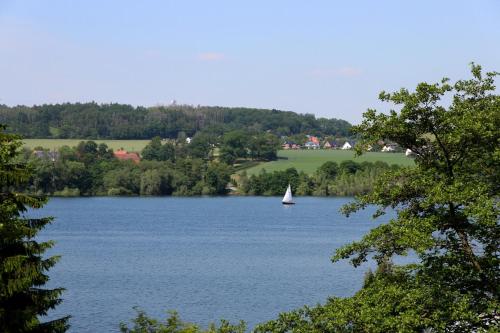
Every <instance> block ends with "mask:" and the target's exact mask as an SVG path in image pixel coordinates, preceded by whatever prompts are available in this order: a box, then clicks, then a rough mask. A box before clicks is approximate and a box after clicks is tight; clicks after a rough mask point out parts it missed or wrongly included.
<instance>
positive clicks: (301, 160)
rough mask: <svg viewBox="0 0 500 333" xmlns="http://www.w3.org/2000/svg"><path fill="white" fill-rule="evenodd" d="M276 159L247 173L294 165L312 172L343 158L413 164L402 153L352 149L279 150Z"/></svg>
mask: <svg viewBox="0 0 500 333" xmlns="http://www.w3.org/2000/svg"><path fill="white" fill-rule="evenodd" d="M278 157H279V159H278V160H277V161H272V162H265V163H260V164H259V165H257V166H254V167H251V168H249V169H246V171H247V174H248V175H252V174H258V173H259V172H260V171H261V170H262V169H266V171H268V172H272V171H278V170H285V169H287V168H291V167H294V168H296V169H297V170H298V171H304V172H306V173H308V174H312V173H314V172H315V171H316V169H317V168H318V167H319V166H321V165H322V164H323V163H325V162H327V161H335V162H337V163H340V162H342V161H345V160H353V161H356V162H364V161H368V162H375V161H383V162H386V163H388V164H399V165H413V160H412V159H411V158H408V157H406V156H405V155H404V154H403V153H365V154H364V155H362V156H359V157H355V156H354V152H353V151H352V150H280V151H278Z"/></svg>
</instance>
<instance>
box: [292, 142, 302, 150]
mask: <svg viewBox="0 0 500 333" xmlns="http://www.w3.org/2000/svg"><path fill="white" fill-rule="evenodd" d="M300 148H302V147H301V146H300V145H298V144H296V143H294V144H292V149H300Z"/></svg>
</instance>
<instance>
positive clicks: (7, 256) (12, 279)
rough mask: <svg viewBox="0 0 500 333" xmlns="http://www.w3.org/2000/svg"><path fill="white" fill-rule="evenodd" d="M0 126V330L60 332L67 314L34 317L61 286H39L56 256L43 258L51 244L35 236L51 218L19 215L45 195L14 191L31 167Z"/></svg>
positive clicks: (49, 306) (65, 325)
mask: <svg viewBox="0 0 500 333" xmlns="http://www.w3.org/2000/svg"><path fill="white" fill-rule="evenodd" d="M3 130H4V127H3V126H0V279H1V280H0V331H1V332H6V333H8V332H13V333H14V332H16V333H17V332H64V331H66V329H67V328H68V323H67V322H68V317H65V318H60V319H56V320H52V321H47V322H41V321H40V319H39V316H43V315H45V314H47V311H49V310H50V309H53V308H54V307H55V306H57V305H58V304H59V303H60V302H61V299H60V298H59V297H60V295H61V293H62V291H63V289H62V288H57V289H43V288H42V287H43V285H44V284H45V283H46V282H47V281H48V280H49V277H48V275H47V274H46V272H47V270H48V269H49V268H51V267H52V266H54V265H55V264H56V262H57V260H58V257H50V258H47V259H44V258H43V257H42V256H43V254H44V252H45V251H46V250H48V249H50V248H51V247H52V245H53V242H51V241H49V242H38V241H36V240H35V237H36V235H37V234H38V232H39V231H40V230H42V229H43V228H44V226H45V225H47V224H48V223H50V222H51V218H47V217H46V218H39V219H32V218H26V217H24V213H26V211H27V209H28V208H40V207H42V206H43V204H44V203H45V202H46V200H45V199H44V198H39V197H34V196H29V195H25V194H22V193H19V192H17V191H16V189H18V188H19V187H21V186H22V185H23V184H25V183H26V182H27V181H28V180H29V178H30V175H31V170H30V169H29V168H27V166H26V165H25V164H23V163H19V162H17V161H16V158H17V156H18V154H19V148H20V146H21V144H22V143H21V141H20V140H19V138H18V137H16V136H13V135H9V134H5V133H3Z"/></svg>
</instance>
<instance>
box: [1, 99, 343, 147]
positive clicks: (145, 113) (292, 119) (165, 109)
mask: <svg viewBox="0 0 500 333" xmlns="http://www.w3.org/2000/svg"><path fill="white" fill-rule="evenodd" d="M0 123H3V124H5V125H7V128H8V130H9V131H10V132H13V133H16V134H19V135H22V136H23V137H25V138H88V139H151V138H153V137H155V136H160V137H162V138H177V137H183V136H193V135H194V134H195V133H196V132H198V131H200V130H205V131H210V132H218V133H220V132H227V131H231V130H236V129H242V128H247V129H250V130H254V131H270V132H273V133H274V134H276V135H293V134H298V133H308V134H312V135H325V136H326V135H330V136H332V135H333V136H341V137H345V136H348V135H349V130H350V127H351V125H350V124H349V123H348V122H347V121H345V120H338V119H326V118H316V117H315V116H314V115H312V114H297V113H294V112H289V111H278V110H267V109H251V108H228V107H218V106H214V107H208V106H201V107H193V106H187V105H179V106H177V105H172V106H158V107H149V108H146V107H141V106H139V107H133V106H131V105H125V104H97V103H94V102H92V103H65V104H44V105H39V106H36V105H35V106H33V107H28V106H15V107H9V106H6V105H0Z"/></svg>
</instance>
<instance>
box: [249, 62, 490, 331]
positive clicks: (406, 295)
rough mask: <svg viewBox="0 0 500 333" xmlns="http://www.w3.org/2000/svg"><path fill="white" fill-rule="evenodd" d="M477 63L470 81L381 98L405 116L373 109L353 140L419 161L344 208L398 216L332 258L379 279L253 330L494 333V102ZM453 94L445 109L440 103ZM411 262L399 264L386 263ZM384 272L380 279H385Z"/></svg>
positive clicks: (391, 173) (487, 80)
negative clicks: (387, 146)
mask: <svg viewBox="0 0 500 333" xmlns="http://www.w3.org/2000/svg"><path fill="white" fill-rule="evenodd" d="M497 75H498V73H495V72H490V73H486V74H485V75H484V74H483V73H482V70H481V67H480V66H477V65H474V64H472V78H471V79H469V80H461V81H458V82H456V83H455V84H451V83H449V80H448V79H443V80H442V81H441V83H437V84H428V83H421V84H419V85H418V86H417V88H416V90H415V91H414V92H410V91H408V90H406V89H401V90H400V91H398V92H395V93H392V94H389V93H385V92H382V93H381V94H380V99H381V100H382V101H387V102H392V103H394V104H396V105H398V106H399V107H400V112H395V111H391V112H390V114H388V115H386V114H381V113H377V112H376V111H375V110H368V112H366V113H365V114H364V121H363V122H362V124H361V125H359V126H356V127H354V131H355V132H356V133H358V134H359V135H360V136H361V145H360V151H359V153H361V150H362V148H363V147H367V146H368V145H370V144H373V143H375V142H377V141H378V140H381V139H382V140H390V141H392V142H395V143H397V144H399V145H400V146H402V147H405V148H409V149H411V151H412V152H413V153H414V154H415V164H416V167H415V168H404V169H400V170H391V171H389V172H388V173H387V174H386V175H385V176H383V177H381V178H380V179H379V180H378V181H377V183H376V185H375V186H374V189H373V191H371V192H370V193H368V194H366V195H363V196H360V197H358V198H357V199H356V200H355V202H353V203H351V204H349V205H347V206H345V207H344V209H343V212H344V213H345V214H347V215H349V214H351V213H354V212H356V211H358V210H360V209H363V208H365V207H367V206H368V205H376V206H378V207H379V210H378V211H377V212H376V213H375V216H374V217H378V216H380V215H383V214H384V212H385V210H386V209H394V210H395V211H396V217H394V218H393V219H391V220H390V221H389V222H388V223H386V224H382V225H380V226H378V227H376V228H374V229H372V230H371V231H370V232H369V233H368V234H367V235H365V236H364V237H363V238H362V239H361V240H360V241H357V242H354V243H351V244H348V245H346V246H344V247H342V248H340V249H338V250H337V251H336V253H335V255H334V256H333V258H332V260H333V261H334V262H335V261H338V260H341V259H351V262H352V264H353V265H354V266H358V265H360V264H362V263H363V262H365V261H366V260H368V259H370V258H371V257H373V258H374V259H375V260H376V261H377V262H378V263H379V270H378V271H377V272H375V273H373V274H371V275H370V276H369V278H368V279H367V280H366V281H365V285H364V286H363V288H362V289H361V290H360V291H359V292H357V293H356V294H355V295H354V296H353V297H350V298H345V299H341V298H331V299H330V300H328V302H327V303H326V304H325V305H320V306H317V307H313V308H309V307H305V308H303V309H299V310H297V311H293V312H291V313H286V314H282V315H280V317H279V318H278V319H276V320H274V321H270V322H268V323H265V324H262V325H260V326H258V327H257V329H256V331H257V332H422V331H424V330H425V331H431V332H497V331H498V330H500V326H499V318H500V302H499V299H500V274H499V273H500V268H499V263H500V258H499V255H500V246H499V245H500V226H499V216H500V207H499V203H500V195H499V194H500V172H499V171H500V96H498V95H496V94H495V86H494V78H495V76H497ZM449 94H452V95H453V96H452V99H451V102H450V104H449V105H445V103H444V102H443V101H442V100H443V98H444V99H445V100H446V97H447V96H448V95H449ZM410 252H412V253H415V255H416V257H417V258H418V260H416V263H414V264H411V265H403V266H397V265H394V264H392V260H391V259H392V258H393V257H394V256H397V255H406V254H408V253H410ZM381 267H385V269H380V268H381Z"/></svg>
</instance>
